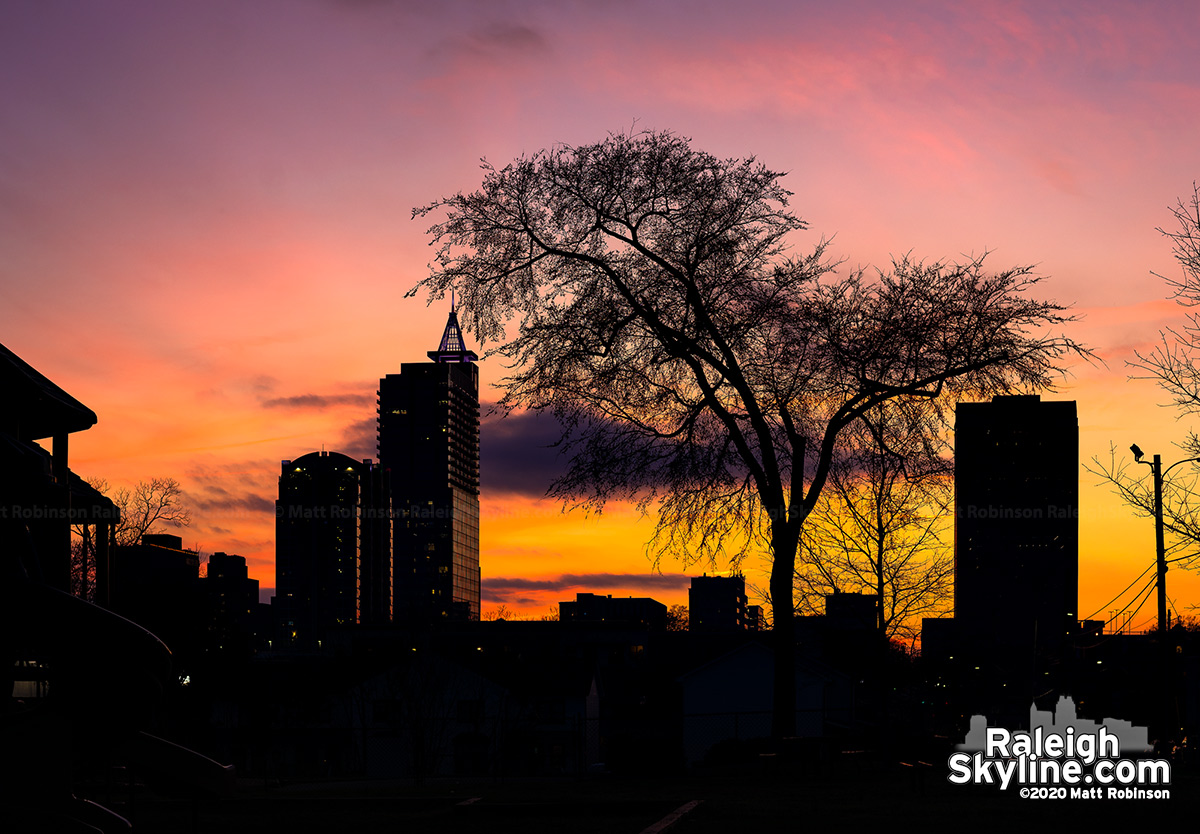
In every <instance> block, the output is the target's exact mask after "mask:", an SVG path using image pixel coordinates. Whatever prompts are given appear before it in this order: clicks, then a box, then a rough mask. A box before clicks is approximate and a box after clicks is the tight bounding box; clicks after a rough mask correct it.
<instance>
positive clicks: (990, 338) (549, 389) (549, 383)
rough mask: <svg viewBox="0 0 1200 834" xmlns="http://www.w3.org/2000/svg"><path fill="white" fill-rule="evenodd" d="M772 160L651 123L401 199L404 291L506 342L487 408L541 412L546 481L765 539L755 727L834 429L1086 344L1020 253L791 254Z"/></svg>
mask: <svg viewBox="0 0 1200 834" xmlns="http://www.w3.org/2000/svg"><path fill="white" fill-rule="evenodd" d="M781 177H782V174H781V173H780V172H777V171H772V170H770V169H768V168H767V167H765V166H764V165H762V164H761V163H759V162H757V161H756V160H755V159H753V158H748V159H741V160H738V159H725V160H723V159H718V158H717V157H714V156H712V155H711V154H708V153H704V152H702V151H699V150H696V149H694V148H692V147H691V144H690V142H689V140H687V139H685V138H683V137H680V136H677V135H675V134H673V133H670V132H640V133H630V134H616V135H611V136H609V137H608V138H607V139H605V140H603V141H601V142H598V143H596V144H591V145H582V146H578V147H573V146H567V145H558V146H554V147H552V148H549V149H546V150H542V151H539V152H537V153H534V154H532V155H530V156H523V157H521V158H519V159H517V160H515V161H513V162H512V163H510V164H508V165H506V166H505V167H503V168H499V169H497V168H496V167H493V166H492V165H490V164H489V163H487V162H486V161H485V162H484V163H483V183H482V186H481V187H480V189H479V190H477V191H473V192H471V193H459V194H455V195H453V196H450V197H445V198H443V199H440V200H437V201H436V202H434V203H431V204H429V205H427V206H425V207H422V208H418V209H415V210H414V212H413V214H414V216H415V217H424V216H428V215H436V216H439V217H440V218H441V219H440V220H439V221H438V222H436V223H435V224H434V225H433V226H432V228H431V229H430V234H431V236H432V238H433V243H434V245H435V246H436V247H437V255H436V264H435V265H434V267H433V269H432V272H431V274H430V275H429V277H427V278H425V279H424V280H423V281H421V282H419V283H418V284H417V286H415V287H413V288H412V290H410V294H412V293H415V292H417V291H419V290H422V289H424V290H426V291H428V292H429V293H430V295H431V297H432V298H441V297H442V296H443V295H444V294H445V293H446V292H447V291H449V290H452V289H453V290H454V291H455V292H456V293H457V294H458V297H459V299H460V311H461V312H460V314H461V316H462V319H463V321H464V325H465V326H466V327H467V328H468V329H469V330H471V331H473V332H474V333H475V334H476V336H477V337H478V338H479V339H480V340H481V341H482V342H484V343H485V344H486V343H498V346H497V347H494V348H493V349H492V351H491V355H498V356H501V357H504V358H505V359H507V360H509V362H510V366H511V371H512V372H511V375H510V376H508V377H507V378H506V379H505V380H504V381H503V386H504V390H505V393H504V396H503V398H502V399H501V405H502V406H503V407H505V408H508V409H532V410H535V411H549V412H552V413H553V414H554V415H555V416H556V417H557V418H558V419H559V420H560V422H561V423H562V424H563V426H564V436H563V440H562V448H563V449H564V451H565V453H566V454H567V456H568V457H569V467H568V469H567V471H566V473H565V474H564V475H563V476H562V477H561V478H559V479H558V480H557V481H556V482H555V483H554V484H553V485H551V487H550V494H551V495H553V496H556V497H558V498H561V499H564V500H566V501H568V502H576V503H581V504H583V505H585V506H589V507H592V508H596V509H599V508H602V507H603V505H604V503H605V502H606V501H608V500H610V499H625V500H632V501H635V502H637V503H638V504H640V505H641V506H642V507H643V508H652V509H656V510H657V512H658V526H657V530H656V536H655V540H654V543H653V551H652V552H653V553H654V555H655V557H656V558H658V557H662V556H664V555H677V556H680V557H682V558H683V559H684V560H685V561H689V560H700V559H707V560H716V559H721V558H728V559H730V560H731V561H734V562H736V561H737V560H738V559H739V558H740V557H741V556H742V555H744V554H745V553H746V552H747V550H748V549H752V548H755V547H759V546H762V545H763V544H765V545H766V547H767V548H768V550H769V555H770V559H771V565H772V567H771V578H770V594H771V606H772V615H773V623H774V625H773V627H774V629H775V631H776V671H775V687H776V689H775V717H774V729H775V732H776V734H778V735H790V734H793V733H794V728H795V713H794V710H792V709H791V708H790V706H789V705H790V704H792V703H794V699H795V695H794V680H795V674H794V663H795V661H794V648H793V646H794V639H793V637H794V617H793V615H794V609H793V599H792V582H793V575H794V569H795V561H796V550H797V543H798V541H799V537H800V532H801V527H802V525H803V524H804V520H805V518H806V517H807V516H808V514H809V513H810V512H811V511H812V509H813V506H814V504H815V502H816V500H817V498H818V496H819V494H820V492H821V488H822V486H823V485H824V483H825V480H826V477H827V476H828V473H829V469H830V465H831V464H832V462H833V460H834V453H835V447H836V444H837V441H838V436H839V434H840V433H841V432H842V431H843V430H844V429H845V428H846V427H847V426H849V425H851V424H852V423H854V422H855V421H857V420H859V419H860V418H861V417H862V416H863V415H865V414H867V413H868V412H870V411H871V409H873V408H875V407H876V406H878V405H879V404H880V403H883V402H885V401H888V400H897V401H903V400H906V399H912V398H920V399H925V400H930V401H934V402H936V403H938V404H939V405H940V404H941V403H944V402H949V401H951V400H953V399H954V398H961V397H975V396H986V395H990V394H998V393H1006V392H1009V391H1012V390H1017V389H1020V390H1032V391H1037V390H1043V389H1047V388H1049V387H1051V385H1052V382H1053V379H1054V377H1055V375H1056V374H1057V373H1058V372H1059V370H1060V368H1061V363H1062V362H1063V361H1064V360H1065V359H1067V358H1068V357H1069V356H1070V355H1072V354H1075V355H1086V350H1085V349H1083V348H1081V347H1080V346H1079V345H1077V344H1076V343H1075V342H1073V341H1071V340H1070V339H1068V338H1066V337H1065V336H1062V335H1058V334H1055V333H1051V332H1048V330H1047V328H1052V327H1054V326H1056V325H1059V324H1061V323H1063V322H1065V321H1067V320H1069V319H1068V317H1067V316H1065V314H1064V310H1065V308H1064V307H1062V306H1059V305H1057V304H1055V303H1053V302H1048V301H1038V300H1034V299H1032V298H1029V297H1028V296H1027V294H1026V292H1027V290H1029V289H1030V288H1031V286H1032V285H1033V284H1035V283H1036V282H1037V281H1038V280H1040V279H1039V278H1038V277H1037V276H1035V275H1034V274H1033V272H1032V270H1031V269H1030V268H1028V267H1016V268H1012V269H1007V270H1004V271H1002V272H998V273H988V272H986V271H985V270H984V266H983V259H982V258H976V259H969V260H967V261H966V262H965V263H961V264H947V263H940V262H938V263H924V262H920V261H916V260H912V259H910V258H907V257H905V258H901V259H899V260H896V261H895V262H893V264H892V265H891V268H890V269H889V270H887V271H874V272H871V273H868V272H867V271H865V270H854V271H848V272H845V273H844V274H843V273H839V272H838V268H839V265H838V264H837V263H834V262H832V261H831V260H830V259H829V258H828V257H827V253H826V250H827V244H826V241H824V240H822V241H820V242H818V243H817V244H815V245H814V246H813V247H812V248H811V250H810V251H807V252H804V253H797V252H796V251H794V250H793V249H792V248H791V245H790V237H791V236H792V235H793V234H794V233H797V232H800V231H801V230H803V229H806V228H807V225H808V224H807V223H806V222H805V221H803V220H801V219H800V218H799V217H797V216H795V215H794V214H792V213H791V211H790V210H789V208H788V204H789V198H790V197H791V196H792V195H791V193H790V192H788V191H787V190H785V189H784V188H783V186H782V185H781V184H780V178H781ZM514 323H515V329H514V327H513V325H514ZM939 413H941V412H940V411H939Z"/></svg>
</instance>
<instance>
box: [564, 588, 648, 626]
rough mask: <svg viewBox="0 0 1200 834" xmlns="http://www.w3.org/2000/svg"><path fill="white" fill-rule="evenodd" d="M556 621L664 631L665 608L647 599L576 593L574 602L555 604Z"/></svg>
mask: <svg viewBox="0 0 1200 834" xmlns="http://www.w3.org/2000/svg"><path fill="white" fill-rule="evenodd" d="M558 619H559V621H560V622H563V623H577V624H581V625H600V624H604V625H606V626H614V625H621V626H626V627H629V626H633V627H637V628H645V629H649V630H650V631H666V630H667V606H665V605H663V604H662V603H661V602H659V601H658V600H656V599H650V598H649V597H616V598H614V597H613V595H612V594H608V595H603V594H589V593H576V594H575V601H574V602H560V603H559V604H558Z"/></svg>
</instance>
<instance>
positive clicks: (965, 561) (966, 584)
mask: <svg viewBox="0 0 1200 834" xmlns="http://www.w3.org/2000/svg"><path fill="white" fill-rule="evenodd" d="M954 486H955V536H954V619H955V620H956V621H957V629H958V630H959V632H960V634H961V635H962V636H963V637H964V638H967V637H969V638H970V639H974V638H976V637H978V636H981V635H986V636H987V637H988V638H989V642H990V643H991V644H993V646H994V647H996V648H998V649H1005V648H1008V649H1013V650H1016V651H1021V652H1027V651H1028V650H1029V649H1031V648H1032V649H1036V652H1037V653H1038V654H1040V655H1043V656H1044V657H1047V658H1051V659H1052V658H1062V657H1063V656H1064V654H1065V651H1066V649H1067V648H1068V646H1069V641H1070V637H1071V635H1073V633H1074V632H1075V630H1076V629H1077V627H1078V598H1079V422H1078V418H1077V417H1076V410H1075V403H1074V402H1042V401H1041V398H1040V397H1038V396H1037V395H1022V396H1001V397H994V398H993V399H992V401H991V402H985V403H959V404H958V407H957V410H956V413H955V475H954Z"/></svg>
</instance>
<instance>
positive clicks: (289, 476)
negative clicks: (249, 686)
mask: <svg viewBox="0 0 1200 834" xmlns="http://www.w3.org/2000/svg"><path fill="white" fill-rule="evenodd" d="M388 529H389V524H388V510H387V499H386V495H385V492H384V484H383V478H382V470H380V468H379V467H378V466H376V465H375V464H374V463H372V462H371V461H369V460H364V461H357V460H354V459H353V458H350V457H347V456H346V455H343V454H339V453H338V452H312V453H310V454H307V455H304V456H303V457H300V458H297V459H296V460H285V461H283V464H282V467H281V472H280V475H279V500H278V502H277V504H276V512H275V571H276V578H275V584H276V588H275V605H276V606H277V609H278V616H277V622H278V623H279V626H280V633H279V639H280V641H281V644H280V645H281V646H292V647H296V648H302V649H315V648H320V647H321V644H322V641H323V640H324V638H325V637H326V636H327V634H328V632H329V630H330V629H332V628H338V627H344V626H349V625H355V624H359V623H382V622H387V621H388V619H390V615H391V571H390V566H389V563H390V559H389V557H388Z"/></svg>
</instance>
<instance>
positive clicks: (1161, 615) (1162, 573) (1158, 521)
mask: <svg viewBox="0 0 1200 834" xmlns="http://www.w3.org/2000/svg"><path fill="white" fill-rule="evenodd" d="M1129 451H1131V452H1133V460H1134V462H1135V463H1144V464H1146V465H1147V466H1149V467H1150V469H1151V471H1152V472H1153V473H1154V544H1155V550H1156V553H1157V556H1158V583H1157V584H1158V630H1159V631H1160V632H1162V633H1163V635H1166V633H1167V549H1166V546H1165V544H1164V542H1163V506H1162V488H1163V478H1164V477H1165V476H1166V474H1167V472H1170V471H1171V470H1172V469H1174V468H1175V467H1176V466H1178V465H1179V464H1181V463H1192V462H1193V461H1198V460H1200V458H1185V459H1184V460H1177V461H1175V462H1174V463H1172V464H1171V465H1170V466H1168V467H1167V469H1166V471H1165V472H1164V471H1163V468H1162V455H1155V456H1154V462H1153V463H1151V462H1150V461H1147V460H1142V458H1144V457H1145V456H1146V455H1145V453H1143V452H1142V450H1141V449H1139V448H1138V446H1137V444H1136V443H1135V444H1133V445H1132V446H1130V447H1129Z"/></svg>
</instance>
